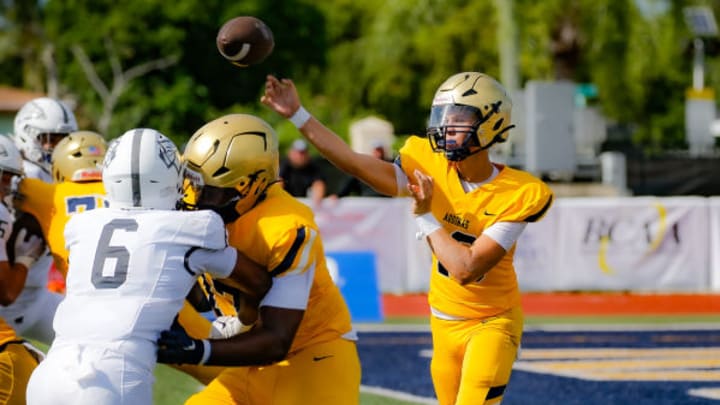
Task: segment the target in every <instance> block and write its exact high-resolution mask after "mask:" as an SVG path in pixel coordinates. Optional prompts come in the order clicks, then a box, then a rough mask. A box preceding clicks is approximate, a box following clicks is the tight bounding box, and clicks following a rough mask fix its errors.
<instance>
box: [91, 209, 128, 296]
mask: <svg viewBox="0 0 720 405" xmlns="http://www.w3.org/2000/svg"><path fill="white" fill-rule="evenodd" d="M118 229H121V230H124V231H126V232H135V231H137V229H138V224H137V221H135V220H134V219H113V220H112V221H110V222H109V223H107V225H105V226H104V227H103V230H102V233H101V234H100V240H99V241H98V245H97V248H96V249H95V260H94V261H93V267H92V283H93V285H94V286H95V287H96V288H98V289H100V288H118V287H119V286H120V285H122V283H124V282H125V279H127V271H128V263H129V262H130V252H129V251H128V250H127V248H126V247H125V246H111V245H110V240H111V239H112V236H113V233H114V232H115V231H116V230H118ZM107 259H115V269H114V270H113V274H112V276H105V275H103V267H105V261H106V260H107Z"/></svg>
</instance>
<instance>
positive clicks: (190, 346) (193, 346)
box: [183, 340, 195, 350]
mask: <svg viewBox="0 0 720 405" xmlns="http://www.w3.org/2000/svg"><path fill="white" fill-rule="evenodd" d="M183 349H185V350H195V341H194V340H193V341H192V342H191V343H190V344H189V345H187V346H185V347H184V348H183Z"/></svg>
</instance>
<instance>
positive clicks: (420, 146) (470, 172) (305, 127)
mask: <svg viewBox="0 0 720 405" xmlns="http://www.w3.org/2000/svg"><path fill="white" fill-rule="evenodd" d="M261 101H262V102H263V103H264V104H265V105H267V106H269V107H270V108H272V109H273V110H275V111H276V112H277V113H279V114H280V115H282V116H284V117H286V118H288V119H290V121H291V122H292V123H293V124H294V125H295V126H296V127H297V128H299V129H300V131H301V132H302V134H303V135H304V136H305V137H306V138H307V139H308V140H309V141H310V142H312V143H313V144H314V145H315V147H317V148H318V150H319V151H320V152H321V153H322V154H323V155H324V156H325V157H326V158H327V159H328V160H329V161H330V162H331V163H333V164H334V165H335V166H337V167H338V168H340V169H341V170H343V171H345V172H346V173H348V174H349V175H351V176H354V177H356V178H359V179H360V180H362V181H364V182H365V183H367V184H368V185H370V186H371V187H373V188H374V189H375V190H377V191H378V192H381V193H383V194H387V195H394V196H407V195H409V196H412V197H413V198H414V204H413V211H414V214H415V216H416V221H417V225H418V228H419V229H420V232H419V234H418V236H420V237H421V238H423V239H425V240H426V241H427V243H428V244H429V245H430V247H431V249H432V251H433V264H432V269H431V271H432V275H431V279H430V280H431V281H430V288H429V295H428V296H429V301H430V307H431V312H432V317H431V321H430V324H431V330H432V336H433V358H432V362H431V374H432V379H433V384H434V387H435V392H436V394H437V397H438V400H439V403H440V404H441V405H452V404H456V405H465V404H478V403H485V404H495V403H499V402H501V401H502V398H503V394H504V392H505V388H506V386H507V383H508V381H509V380H510V373H511V371H512V364H513V362H514V360H515V358H516V356H517V350H518V347H519V345H520V340H521V337H522V328H523V314H522V308H521V307H520V293H519V289H518V284H517V280H516V275H515V270H514V267H513V254H514V252H515V242H516V241H517V239H518V237H519V236H520V234H521V233H522V231H523V230H524V228H525V226H526V225H527V224H528V223H530V222H535V221H537V220H539V219H540V218H542V217H543V216H544V215H545V213H546V212H547V210H548V209H549V208H550V206H551V204H552V200H553V195H552V192H551V190H550V189H549V187H548V186H547V185H546V184H544V183H543V182H542V181H540V180H539V179H537V178H535V177H533V176H531V175H530V174H528V173H525V172H522V171H519V170H514V169H511V168H509V167H507V166H504V165H500V164H496V163H493V162H491V161H490V157H489V153H488V149H489V148H490V147H491V146H492V145H494V144H495V143H498V142H503V141H505V140H506V139H507V136H508V134H509V130H510V129H511V128H512V127H513V125H512V123H511V120H510V115H511V114H510V113H511V109H512V103H511V101H510V98H509V97H508V95H507V92H506V91H505V89H504V88H503V87H502V85H501V84H500V83H498V82H497V81H496V80H494V79H493V78H491V77H489V76H487V75H485V74H482V73H478V72H463V73H458V74H455V75H452V76H451V77H450V78H448V79H447V80H446V81H445V82H444V83H442V84H441V85H440V87H439V88H438V90H437V91H436V93H435V97H434V99H433V102H432V108H431V112H430V119H429V126H428V129H427V134H426V135H427V136H426V139H421V138H417V137H411V138H410V139H408V140H407V142H406V143H405V145H404V146H403V147H402V148H401V150H400V156H399V158H398V159H397V160H396V161H395V164H392V163H388V162H384V161H381V160H379V159H375V158H373V157H371V156H367V155H363V154H360V153H356V152H354V151H353V150H352V149H350V148H349V147H348V145H347V144H345V142H344V141H343V140H342V139H341V138H340V137H338V136H337V135H336V134H335V133H333V132H332V131H331V130H329V129H328V128H326V127H325V126H324V125H323V124H322V123H321V122H319V121H318V120H317V119H315V118H313V117H312V116H311V115H310V114H309V113H308V112H307V110H305V109H304V108H303V107H302V106H301V104H300V98H299V96H298V94H297V90H296V88H295V85H294V83H293V82H292V81H291V80H289V79H282V80H278V79H277V78H276V77H274V76H268V77H267V79H266V83H265V94H264V96H263V97H262V99H261Z"/></svg>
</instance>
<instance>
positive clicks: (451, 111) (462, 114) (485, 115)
mask: <svg viewBox="0 0 720 405" xmlns="http://www.w3.org/2000/svg"><path fill="white" fill-rule="evenodd" d="M511 110H512V101H511V100H510V96H508V94H507V91H506V90H505V88H504V87H503V86H502V85H501V84H500V83H498V82H497V81H496V80H495V79H493V78H492V77H490V76H488V75H485V74H483V73H478V72H463V73H458V74H455V75H453V76H451V77H450V78H449V79H447V80H445V82H444V83H443V84H441V85H440V87H439V88H438V90H437V91H436V92H435V97H434V98H433V102H432V108H431V111H430V122H429V125H428V129H427V136H428V139H429V140H430V145H431V146H432V148H433V150H434V151H435V152H443V153H445V156H446V157H447V159H448V160H451V161H460V160H463V159H465V158H466V157H468V156H470V155H472V154H474V153H477V152H479V151H481V150H484V149H487V148H489V147H490V146H492V145H493V144H495V143H500V142H505V141H506V140H507V137H508V135H509V132H508V131H509V130H510V129H511V128H513V127H514V126H515V125H512V124H511V123H510V112H511ZM448 131H451V132H452V133H462V132H467V133H468V135H469V136H466V137H465V139H464V141H463V143H462V144H461V145H456V144H454V143H453V142H452V141H449V140H448V138H447V134H448Z"/></svg>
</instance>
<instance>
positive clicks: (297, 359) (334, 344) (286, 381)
mask: <svg viewBox="0 0 720 405" xmlns="http://www.w3.org/2000/svg"><path fill="white" fill-rule="evenodd" d="M359 402H360V359H359V358H358V354H357V347H356V345H355V342H352V341H348V340H345V339H336V340H333V341H331V342H327V343H321V344H317V345H314V346H311V347H308V348H305V349H303V350H300V351H299V352H297V353H294V354H293V355H291V356H289V357H288V359H286V360H284V361H282V362H279V363H276V364H273V365H270V366H265V367H229V368H226V369H225V370H224V371H223V372H222V373H221V374H220V376H218V378H216V379H215V380H214V381H213V382H211V383H210V384H209V385H208V386H207V387H206V388H205V389H204V390H202V391H200V392H199V393H197V394H195V395H193V396H192V397H190V399H188V401H187V402H185V404H186V405H206V404H247V405H249V404H256V405H295V404H297V405H307V404H313V405H346V404H347V405H357V404H358V403H359Z"/></svg>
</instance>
